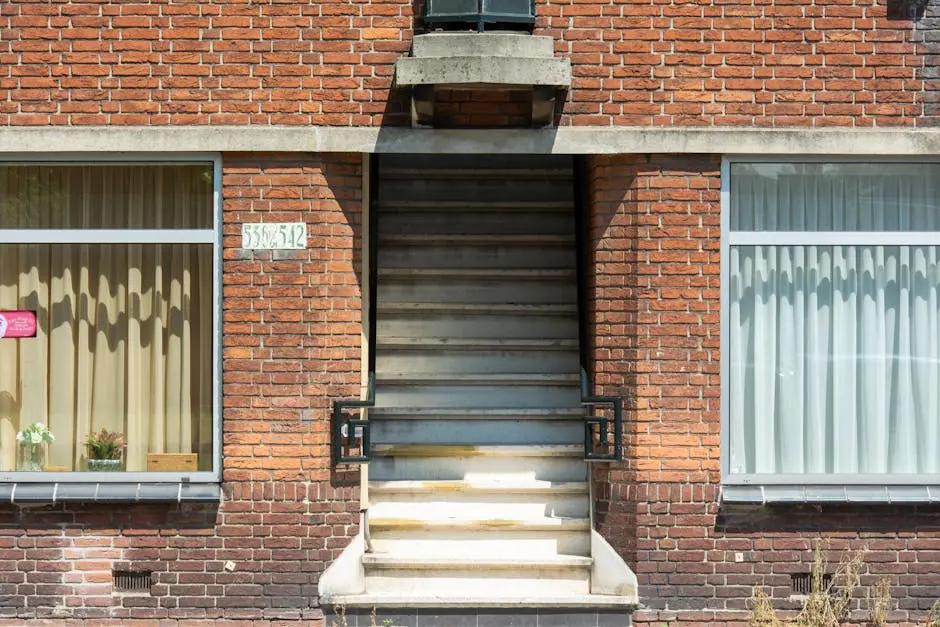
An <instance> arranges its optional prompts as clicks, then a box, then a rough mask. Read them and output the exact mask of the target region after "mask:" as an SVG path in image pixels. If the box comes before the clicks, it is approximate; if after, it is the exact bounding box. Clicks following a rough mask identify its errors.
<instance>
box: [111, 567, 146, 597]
mask: <svg viewBox="0 0 940 627" xmlns="http://www.w3.org/2000/svg"><path fill="white" fill-rule="evenodd" d="M112 577H113V578H114V591H115V592H150V571H149V570H147V571H140V572H131V571H129V570H115V571H114V572H113V573H112Z"/></svg>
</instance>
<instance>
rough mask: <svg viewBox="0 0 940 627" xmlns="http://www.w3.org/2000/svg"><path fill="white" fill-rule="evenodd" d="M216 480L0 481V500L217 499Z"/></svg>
mask: <svg viewBox="0 0 940 627" xmlns="http://www.w3.org/2000/svg"><path fill="white" fill-rule="evenodd" d="M221 495H222V487H221V485H220V484H219V483H217V482H216V483H190V482H184V481H162V482H151V483H148V482H139V483H127V482H112V481H102V482H91V481H69V482H55V481H30V482H5V483H0V503H66V502H73V503H74V502H81V503H184V502H186V503H189V502H218V501H219V499H220V498H221Z"/></svg>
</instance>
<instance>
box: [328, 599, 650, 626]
mask: <svg viewBox="0 0 940 627" xmlns="http://www.w3.org/2000/svg"><path fill="white" fill-rule="evenodd" d="M596 598H597V597H596V596H595V595H591V596H589V597H585V598H584V599H582V602H583V603H584V605H591V607H578V604H577V602H576V601H577V599H575V598H571V599H558V600H557V601H558V602H559V605H558V606H554V607H548V606H545V605H544V603H545V599H538V601H537V602H538V603H539V606H538V607H536V606H534V605H532V604H527V603H526V602H525V601H526V600H525V599H513V601H511V602H510V603H511V605H510V606H509V607H505V606H504V607H498V606H492V607H489V606H487V607H483V606H481V605H479V604H477V605H474V606H471V607H454V603H447V607H440V605H439V606H438V607H434V606H433V605H429V606H427V607H415V599H414V598H410V599H409V601H408V605H409V606H410V607H395V606H394V605H389V604H383V601H385V602H387V601H390V600H391V599H387V598H382V597H375V598H373V599H372V600H373V601H376V603H375V604H374V605H370V604H368V603H367V604H366V606H363V605H359V603H360V602H363V601H366V595H362V596H361V597H359V598H358V599H357V604H356V605H355V606H352V605H342V606H341V605H339V604H337V605H333V606H328V607H325V608H324V616H325V617H326V621H325V625H326V627H372V626H373V625H375V626H376V627H629V626H630V625H631V624H632V622H631V621H632V619H631V614H632V612H631V611H629V610H626V609H623V608H619V609H604V608H599V607H596V605H597V601H596V600H595V599H596ZM588 599H590V600H588ZM451 601H456V599H453V600H451ZM428 602H430V599H428ZM504 603H505V602H504ZM568 603H571V605H568ZM373 608H374V610H375V611H374V621H373Z"/></svg>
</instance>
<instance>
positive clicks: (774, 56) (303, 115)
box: [0, 0, 940, 127]
mask: <svg viewBox="0 0 940 627" xmlns="http://www.w3.org/2000/svg"><path fill="white" fill-rule="evenodd" d="M537 5H538V6H537V14H538V16H539V17H538V23H537V27H536V33H537V34H542V35H550V36H552V37H554V38H555V42H556V44H555V49H556V53H558V54H560V55H564V56H568V57H570V58H571V60H572V63H573V66H574V67H573V71H574V82H573V85H572V89H571V93H570V94H569V97H568V102H567V103H566V106H565V111H564V115H563V116H562V119H561V124H563V125H596V126H610V125H634V126H653V127H660V126H673V125H691V126H694V125H705V126H738V125H755V126H768V127H769V126H782V127H786V126H820V127H822V126H859V127H871V126H915V125H931V124H935V123H936V120H937V117H938V111H937V101H936V92H937V86H936V80H937V76H935V71H934V70H935V69H936V55H937V48H936V43H937V41H938V28H940V27H938V20H937V12H936V7H926V6H924V5H922V3H920V2H916V1H915V0H886V2H871V1H869V0H813V1H810V2H791V1H790V0H776V1H774V2H769V1H768V2H764V1H761V2H754V1H746V0H721V1H719V2H713V1H712V0H707V1H706V0H697V1H696V2H691V3H678V2H672V1H660V0H656V1H655V2H650V1H649V0H614V1H613V2H611V1H610V0H585V1H583V2H582V1H579V2H572V1H571V0H540V1H539V2H538V3H537ZM420 10H421V9H420V7H416V6H415V5H414V4H413V3H412V2H410V1H409V0H381V1H380V0H375V1H372V2H369V1H365V0H363V1H360V2H345V1H340V0H324V1H320V2H312V3H307V2H253V1H249V0H235V1H231V2H229V1H222V0H212V1H207V2H195V1H186V2H171V1H170V0H149V1H136V2H121V3H112V2H110V1H106V0H69V1H57V2H45V1H39V0H9V1H8V2H4V3H3V4H2V6H0V125H67V124H75V125H87V124H99V125H100V124H114V125H190V124H200V125H205V124H216V125H243V124H278V125H298V124H299V125H311V124H313V125H326V126H377V125H381V124H392V125H401V124H407V123H408V116H407V111H408V109H407V106H406V105H407V103H406V101H405V100H404V99H403V98H402V95H401V94H396V93H394V92H393V91H392V90H391V87H392V76H393V72H394V62H395V59H397V58H398V56H400V55H402V54H404V53H406V52H407V51H408V49H409V47H410V43H411V38H412V36H413V34H414V32H415V25H416V24H415V17H414V16H415V15H416V11H420ZM418 26H419V28H420V24H418ZM484 109H485V107H484ZM480 114H482V115H485V114H486V111H483V110H481V111H480Z"/></svg>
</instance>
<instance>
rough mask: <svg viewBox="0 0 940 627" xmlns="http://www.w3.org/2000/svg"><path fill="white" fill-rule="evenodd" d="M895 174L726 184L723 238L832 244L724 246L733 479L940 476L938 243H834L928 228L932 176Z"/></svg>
mask: <svg viewBox="0 0 940 627" xmlns="http://www.w3.org/2000/svg"><path fill="white" fill-rule="evenodd" d="M862 167H865V168H867V171H864V172H859V169H860V168H862ZM801 168H802V170H801ZM827 168H828V169H829V171H826V169H827ZM904 168H905V170H904V171H901V170H900V169H898V168H897V167H896V166H887V167H881V166H879V167H873V166H859V165H849V166H845V167H843V168H841V169H840V168H839V167H835V166H824V165H806V166H799V165H797V166H794V165H789V164H787V165H780V166H779V167H778V169H777V170H776V171H774V170H773V169H770V168H769V167H768V166H763V169H762V167H761V166H755V167H753V168H742V170H743V171H739V172H738V173H737V176H735V175H734V174H733V176H732V190H731V194H732V216H731V222H732V225H733V228H734V227H737V228H738V229H740V230H744V231H752V232H753V231H773V230H777V231H789V232H792V231H807V232H809V231H816V232H817V233H818V232H819V231H831V236H828V237H826V241H827V243H825V244H786V245H783V244H781V245H766V244H765V245H732V247H731V251H730V259H728V260H727V261H726V263H728V264H729V270H730V271H729V279H730V285H729V286H728V289H729V292H728V294H729V301H728V304H729V308H728V315H729V324H730V338H729V339H730V346H729V347H728V348H729V359H730V372H731V381H730V385H729V390H728V391H729V397H728V398H729V401H730V402H729V405H730V407H729V410H730V426H731V429H732V432H731V472H732V473H774V474H779V473H798V474H799V473H822V474H838V473H848V474H853V473H875V474H884V473H898V474H904V473H940V259H938V257H940V255H938V251H940V247H937V246H924V245H910V246H907V245H892V246H881V245H875V244H872V245H842V244H839V243H838V242H839V235H840V233H845V232H848V231H885V232H890V231H912V232H923V231H935V230H937V229H938V227H940V219H938V216H940V195H938V193H940V170H938V168H937V166H925V167H921V166H910V165H905V166H904ZM918 168H920V171H915V172H911V171H910V170H911V169H915V170H917V169H918ZM853 170H854V171H853ZM816 238H817V239H818V235H816ZM938 239H940V233H938ZM732 241H733V240H732ZM829 241H831V242H832V244H829V243H828V242H829Z"/></svg>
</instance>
